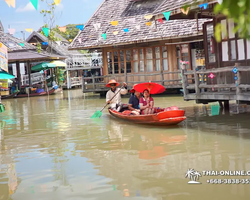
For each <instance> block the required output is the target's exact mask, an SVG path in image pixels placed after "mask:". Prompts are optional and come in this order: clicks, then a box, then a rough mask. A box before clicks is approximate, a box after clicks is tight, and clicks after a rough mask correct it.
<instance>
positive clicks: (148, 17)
mask: <svg viewBox="0 0 250 200" xmlns="http://www.w3.org/2000/svg"><path fill="white" fill-rule="evenodd" d="M152 17H153V15H145V16H144V18H145V19H147V20H149V19H151V18H152Z"/></svg>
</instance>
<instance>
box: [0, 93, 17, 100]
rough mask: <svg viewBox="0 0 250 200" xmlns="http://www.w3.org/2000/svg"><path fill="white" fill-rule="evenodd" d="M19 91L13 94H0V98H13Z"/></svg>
mask: <svg viewBox="0 0 250 200" xmlns="http://www.w3.org/2000/svg"><path fill="white" fill-rule="evenodd" d="M18 93H19V92H15V93H13V94H10V95H4V96H1V99H12V98H14V97H15V96H16V95H17V94H18Z"/></svg>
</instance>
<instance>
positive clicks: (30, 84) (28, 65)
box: [27, 61, 32, 87]
mask: <svg viewBox="0 0 250 200" xmlns="http://www.w3.org/2000/svg"><path fill="white" fill-rule="evenodd" d="M27 71H28V76H29V87H31V86H32V81H31V76H30V73H31V68H30V61H28V62H27Z"/></svg>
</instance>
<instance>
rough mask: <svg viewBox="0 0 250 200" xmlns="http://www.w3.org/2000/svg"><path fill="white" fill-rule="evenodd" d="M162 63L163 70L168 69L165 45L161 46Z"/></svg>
mask: <svg viewBox="0 0 250 200" xmlns="http://www.w3.org/2000/svg"><path fill="white" fill-rule="evenodd" d="M162 63H163V70H168V51H167V47H166V46H164V47H162Z"/></svg>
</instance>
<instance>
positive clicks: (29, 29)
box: [25, 28, 33, 33]
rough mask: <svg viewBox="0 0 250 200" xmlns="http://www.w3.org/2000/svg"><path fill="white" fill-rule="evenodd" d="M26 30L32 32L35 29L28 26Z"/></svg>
mask: <svg viewBox="0 0 250 200" xmlns="http://www.w3.org/2000/svg"><path fill="white" fill-rule="evenodd" d="M25 31H27V32H30V33H32V32H33V29H32V28H26V29H25Z"/></svg>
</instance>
